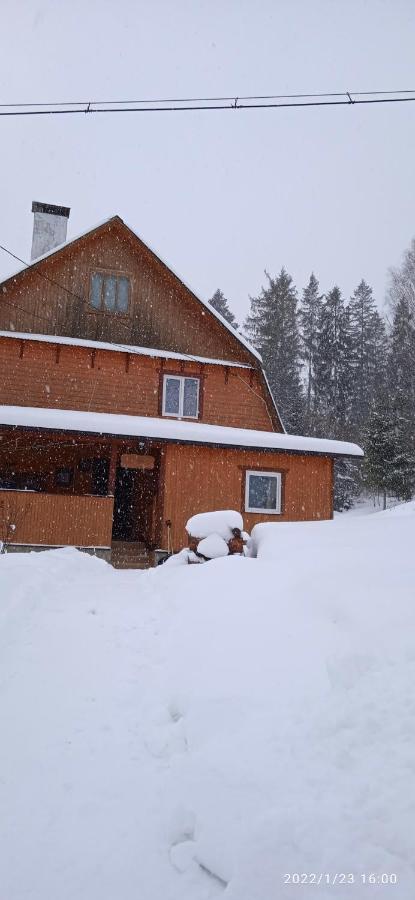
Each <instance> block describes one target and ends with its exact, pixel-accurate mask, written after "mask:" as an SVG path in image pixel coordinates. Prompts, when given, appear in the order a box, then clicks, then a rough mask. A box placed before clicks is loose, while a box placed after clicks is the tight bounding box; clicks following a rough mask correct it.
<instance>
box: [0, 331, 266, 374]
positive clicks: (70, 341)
mask: <svg viewBox="0 0 415 900" xmlns="http://www.w3.org/2000/svg"><path fill="white" fill-rule="evenodd" d="M2 337H5V338H17V339H18V340H20V341H40V342H42V343H45V344H63V345H67V346H69V347H86V348H88V349H91V350H112V351H115V352H116V353H131V354H136V355H138V356H152V357H154V358H156V359H179V360H187V361H188V362H198V363H209V364H211V365H215V366H234V367H235V368H237V369H251V368H252V366H250V365H248V364H247V363H239V362H231V361H229V360H227V359H213V358H212V359H210V358H209V357H207V356H193V354H192V355H190V354H189V353H175V352H174V351H173V350H158V349H157V348H154V347H134V346H130V345H127V344H111V343H109V342H106V341H86V340H84V339H83V338H73V337H64V336H62V335H56V334H30V333H29V332H23V331H0V338H2Z"/></svg>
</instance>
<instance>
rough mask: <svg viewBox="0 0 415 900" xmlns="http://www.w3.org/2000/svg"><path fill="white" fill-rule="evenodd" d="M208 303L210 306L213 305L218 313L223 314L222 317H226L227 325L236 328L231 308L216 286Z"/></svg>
mask: <svg viewBox="0 0 415 900" xmlns="http://www.w3.org/2000/svg"><path fill="white" fill-rule="evenodd" d="M209 303H210V305H211V306H213V308H214V309H216V312H218V313H220V315H221V316H223V318H224V319H226V321H227V322H229V325H232V328H235V329H236V328H237V327H238V323H237V321H236V319H235V316H234V314H233V312H232V310H230V309H229V304H228V301H227V299H226V297H225V295H224V293H223V291H221V290H219V288H218V290H217V291H215V293H214V295H213V297H212V298H211V300H209Z"/></svg>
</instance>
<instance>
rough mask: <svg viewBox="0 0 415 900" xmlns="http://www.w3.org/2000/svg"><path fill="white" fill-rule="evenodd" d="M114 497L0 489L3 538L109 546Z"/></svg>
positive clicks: (46, 543)
mask: <svg viewBox="0 0 415 900" xmlns="http://www.w3.org/2000/svg"><path fill="white" fill-rule="evenodd" d="M113 505H114V499H113V498H112V497H80V496H77V495H67V496H65V495H62V494H40V493H36V492H35V491H0V540H2V541H5V542H8V543H10V544H23V545H25V544H26V545H27V544H29V545H32V546H42V545H43V546H49V547H56V546H58V547H59V546H65V545H69V546H74V547H96V548H98V547H104V548H107V547H110V546H111V533H112V516H113Z"/></svg>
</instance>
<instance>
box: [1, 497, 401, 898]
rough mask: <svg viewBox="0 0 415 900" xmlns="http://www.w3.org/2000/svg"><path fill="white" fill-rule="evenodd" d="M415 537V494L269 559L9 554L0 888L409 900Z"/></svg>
mask: <svg viewBox="0 0 415 900" xmlns="http://www.w3.org/2000/svg"><path fill="white" fill-rule="evenodd" d="M414 538H415V504H410V505H406V506H403V507H400V508H398V509H395V510H393V511H391V512H386V513H380V514H378V515H370V516H359V517H357V518H354V517H348V516H345V517H339V518H338V519H337V520H336V521H335V522H334V523H331V522H327V523H325V522H324V523H321V524H317V523H309V524H296V525H283V524H280V525H270V526H265V527H260V528H257V529H256V533H255V542H256V545H257V547H258V558H257V559H247V558H232V557H227V558H225V559H218V560H216V561H213V562H209V563H207V564H205V565H200V566H179V567H174V566H173V567H169V566H166V567H161V568H160V569H158V570H153V571H151V572H146V573H136V572H117V571H114V570H113V569H112V568H111V567H110V566H108V565H107V564H106V563H104V562H102V561H100V560H97V559H93V558H90V557H88V556H86V555H84V554H81V553H77V552H76V551H73V550H57V551H50V552H47V553H42V554H30V555H13V554H9V555H6V556H1V557H0V598H1V602H0V721H1V741H0V820H1V827H0V898H1V900H118V898H120V900H209V898H219V897H223V898H224V900H298V898H303V897H305V898H307V900H315V898H325V900H328V898H334V897H335V898H346V897H347V898H352V897H353V898H356V900H362V898H366V897H367V898H371V900H372V898H375V900H377V898H380V897H381V898H383V897H385V898H399V900H413V898H414V897H415V789H414V778H415V757H414V746H415V692H414V684H415V638H414V634H415V587H414V586H415V563H414V553H413V548H414ZM293 873H299V874H301V873H304V874H305V875H311V874H312V873H315V874H316V875H317V877H318V876H319V875H320V874H322V875H323V878H322V879H320V884H319V885H313V884H311V883H310V879H309V878H308V882H309V883H307V884H305V885H304V886H301V885H295V884H292V883H288V884H285V883H284V881H285V879H284V876H285V875H289V874H293ZM336 873H337V876H338V875H339V874H341V873H345V874H350V875H353V877H354V879H355V882H354V884H350V883H349V884H341V883H339V881H338V880H337V883H335V884H333V883H330V884H328V883H327V882H328V881H329V880H331V881H333V879H334V876H335V875H336ZM370 873H375V874H376V875H378V876H380V875H382V873H385V874H391V873H392V874H395V875H396V877H397V882H398V883H397V884H396V885H391V884H386V885H384V886H379V885H377V884H372V883H371V884H368V883H367V884H364V883H363V878H362V876H363V875H364V874H366V875H367V876H369V875H370Z"/></svg>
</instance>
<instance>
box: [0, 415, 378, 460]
mask: <svg viewBox="0 0 415 900" xmlns="http://www.w3.org/2000/svg"><path fill="white" fill-rule="evenodd" d="M7 426H8V427H10V426H11V427H12V428H27V429H35V430H36V431H38V430H47V431H55V432H56V431H65V432H72V433H78V434H79V433H81V434H96V435H100V436H111V437H126V438H145V439H152V440H157V441H162V442H170V443H176V444H177V443H180V444H194V445H208V446H209V445H210V446H215V447H228V448H238V449H244V450H250V449H251V450H264V451H274V452H275V451H277V452H280V453H301V454H316V455H318V456H331V457H337V456H353V457H362V456H363V450H362V449H361V448H360V447H358V446H357V444H351V443H347V442H346V441H331V440H326V439H324V438H312V437H304V436H302V435H295V434H286V433H279V432H275V431H254V430H253V429H248V428H231V427H228V426H224V425H205V424H204V423H201V422H191V421H189V420H186V421H183V420H180V419H168V418H153V417H151V416H127V415H119V414H115V413H98V412H85V411H78V410H70V409H44V408H39V407H30V406H0V427H7ZM0 446H1V444H0Z"/></svg>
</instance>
